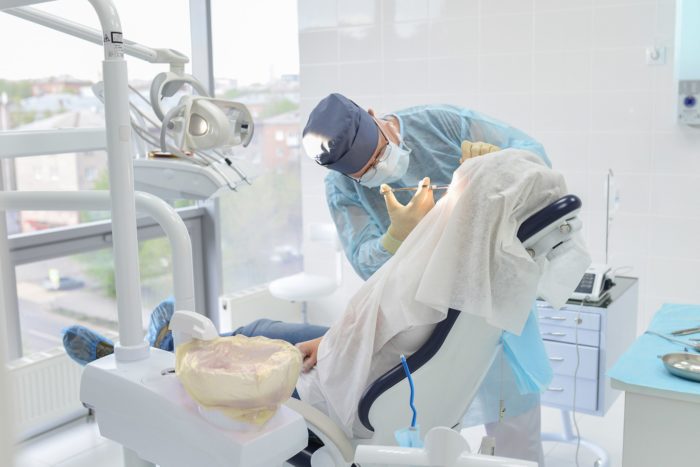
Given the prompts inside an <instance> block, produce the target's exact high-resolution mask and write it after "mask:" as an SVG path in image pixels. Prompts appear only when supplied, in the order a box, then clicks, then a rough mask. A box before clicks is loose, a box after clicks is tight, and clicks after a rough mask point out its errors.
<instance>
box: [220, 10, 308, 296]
mask: <svg viewBox="0 0 700 467" xmlns="http://www.w3.org/2000/svg"><path fill="white" fill-rule="evenodd" d="M271 11H274V12H275V14H273V15H271V14H270V12H271ZM296 18H297V10H296V1H290V0H286V1H281V2H280V1H277V0H261V1H257V2H245V1H243V0H235V1H231V0H213V1H212V48H213V63H214V76H215V83H216V94H217V96H221V97H225V98H229V99H233V100H236V101H239V102H241V103H243V104H245V105H246V106H248V108H249V109H250V111H251V112H252V114H253V116H254V119H255V136H254V137H253V141H252V142H251V144H250V145H249V146H248V147H247V148H245V149H241V148H234V153H235V154H237V157H242V158H245V159H246V160H247V161H249V162H250V164H251V165H252V170H251V172H254V173H251V175H252V179H253V182H252V185H251V186H249V187H245V188H244V189H241V190H240V191H239V192H237V193H230V194H227V195H225V196H223V197H222V199H221V203H220V216H221V225H222V235H221V238H222V255H223V258H222V263H223V264H222V267H223V271H224V277H223V288H224V292H233V291H236V290H240V289H242V288H245V287H250V286H252V285H257V284H261V283H264V282H267V281H270V280H272V279H275V278H277V277H280V276H284V275H288V274H293V273H295V272H299V271H300V270H301V268H302V264H303V257H302V253H301V239H302V220H301V184H300V165H299V160H298V158H297V157H290V155H289V154H288V153H287V151H286V150H285V147H286V141H285V139H286V138H285V135H288V134H295V135H298V134H299V133H300V132H301V128H300V125H301V122H300V117H299V79H298V75H299V59H298V57H299V51H298V40H297V22H296ZM271 37H275V40H270V38H271ZM231 44H254V47H236V48H232V47H231ZM297 139H298V137H297Z"/></svg>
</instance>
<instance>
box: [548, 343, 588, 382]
mask: <svg viewBox="0 0 700 467" xmlns="http://www.w3.org/2000/svg"><path fill="white" fill-rule="evenodd" d="M544 348H545V349H546V350H547V355H548V356H549V363H550V364H551V365H552V370H554V374H555V375H562V376H574V371H575V370H576V346H575V345H573V344H560V343H559V342H551V341H544ZM578 351H579V366H578V377H579V378H588V379H595V380H597V379H598V349H597V348H595V347H586V346H583V345H579V346H578Z"/></svg>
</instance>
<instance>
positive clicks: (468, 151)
mask: <svg viewBox="0 0 700 467" xmlns="http://www.w3.org/2000/svg"><path fill="white" fill-rule="evenodd" d="M500 150H501V148H499V147H498V146H494V145H493V144H489V143H484V142H483V141H475V142H471V141H469V140H466V139H465V140H464V141H462V157H460V158H459V163H460V164H461V163H462V162H464V161H466V160H467V159H471V158H472V157H477V156H483V155H484V154H488V153H490V152H496V151H500Z"/></svg>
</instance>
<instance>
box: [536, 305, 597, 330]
mask: <svg viewBox="0 0 700 467" xmlns="http://www.w3.org/2000/svg"><path fill="white" fill-rule="evenodd" d="M537 313H538V314H539V318H540V324H553V325H555V326H563V327H567V328H574V327H576V316H578V315H580V318H581V324H579V326H578V328H579V329H589V330H591V331H598V330H600V315H599V314H596V313H587V312H583V311H582V312H581V313H579V312H578V311H571V310H567V309H566V308H562V309H561V310H555V309H554V308H552V307H550V306H549V305H546V306H540V305H538V308H537Z"/></svg>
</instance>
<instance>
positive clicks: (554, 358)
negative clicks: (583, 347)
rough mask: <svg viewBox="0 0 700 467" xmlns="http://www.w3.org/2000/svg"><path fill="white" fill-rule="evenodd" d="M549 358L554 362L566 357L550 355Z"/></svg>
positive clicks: (561, 360)
mask: <svg viewBox="0 0 700 467" xmlns="http://www.w3.org/2000/svg"><path fill="white" fill-rule="evenodd" d="M549 359H550V360H551V361H553V362H563V361H564V357H549Z"/></svg>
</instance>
